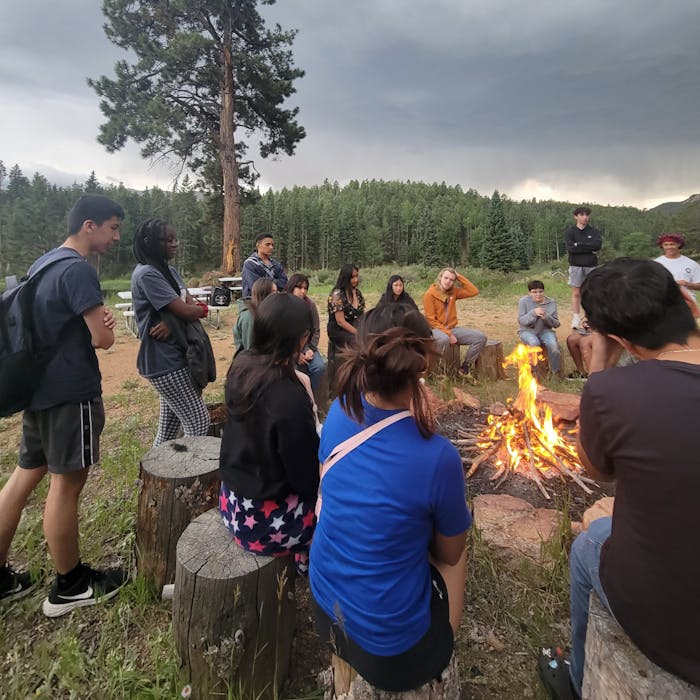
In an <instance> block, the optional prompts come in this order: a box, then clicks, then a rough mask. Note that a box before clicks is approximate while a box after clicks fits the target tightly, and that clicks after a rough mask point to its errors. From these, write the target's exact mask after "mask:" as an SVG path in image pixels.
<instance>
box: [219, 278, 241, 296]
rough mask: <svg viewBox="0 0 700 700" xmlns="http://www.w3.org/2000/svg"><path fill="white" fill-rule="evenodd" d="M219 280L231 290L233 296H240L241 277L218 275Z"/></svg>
mask: <svg viewBox="0 0 700 700" xmlns="http://www.w3.org/2000/svg"><path fill="white" fill-rule="evenodd" d="M219 282H220V283H221V284H223V285H224V287H228V288H229V289H230V290H231V294H233V295H234V296H240V295H241V294H242V293H243V278H242V277H219Z"/></svg>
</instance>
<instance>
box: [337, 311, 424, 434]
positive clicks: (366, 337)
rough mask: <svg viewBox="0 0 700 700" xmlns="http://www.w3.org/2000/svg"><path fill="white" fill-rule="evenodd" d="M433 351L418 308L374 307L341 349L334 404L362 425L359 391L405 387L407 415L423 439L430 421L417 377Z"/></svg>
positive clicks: (386, 394) (389, 392)
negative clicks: (350, 341)
mask: <svg viewBox="0 0 700 700" xmlns="http://www.w3.org/2000/svg"><path fill="white" fill-rule="evenodd" d="M434 354H437V352H436V350H435V343H434V341H433V337H432V334H431V331H430V326H429V325H428V322H427V321H426V320H425V317H424V316H423V315H422V314H421V313H420V312H418V311H416V310H415V309H414V308H413V307H411V306H407V305H405V304H386V305H384V306H377V307H376V308H374V309H372V310H371V311H369V312H368V313H367V314H366V316H364V317H363V319H362V321H361V322H360V326H359V328H358V333H357V342H356V343H354V344H353V345H351V346H348V347H346V348H345V349H343V351H342V352H341V358H342V363H341V364H340V366H339V367H338V369H337V371H336V380H335V385H336V391H337V394H338V398H339V400H340V405H341V406H342V408H343V410H344V411H345V412H346V413H347V414H348V415H349V416H350V417H351V418H353V419H354V420H356V421H357V422H358V423H362V422H363V421H364V407H363V405H362V396H363V394H365V393H367V392H372V393H376V394H378V395H379V396H381V397H382V398H390V397H392V396H395V395H396V394H398V393H399V392H402V391H404V390H405V389H406V388H407V387H410V388H411V406H412V412H413V417H414V419H415V421H416V424H417V426H418V430H419V431H420V433H421V435H423V436H424V437H429V436H430V435H432V434H433V433H434V432H435V421H434V419H433V415H432V411H431V409H430V405H429V403H428V401H427V400H426V398H425V395H424V393H423V388H422V384H421V382H420V376H421V374H422V373H423V372H425V371H426V369H427V368H428V361H429V357H430V355H434Z"/></svg>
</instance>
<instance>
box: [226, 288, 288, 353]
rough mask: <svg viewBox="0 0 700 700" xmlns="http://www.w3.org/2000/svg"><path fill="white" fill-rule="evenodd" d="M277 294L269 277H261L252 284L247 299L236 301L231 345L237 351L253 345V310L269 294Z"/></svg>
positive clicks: (247, 348)
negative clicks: (236, 309)
mask: <svg viewBox="0 0 700 700" xmlns="http://www.w3.org/2000/svg"><path fill="white" fill-rule="evenodd" d="M276 292H277V287H276V286H275V283H274V282H273V281H272V280H271V279H270V278H269V277H261V278H260V279H257V280H255V282H253V288H252V290H251V295H250V298H249V299H239V300H238V318H237V319H236V325H235V326H234V327H233V343H234V345H235V346H236V351H238V350H241V349H243V350H249V349H250V346H251V345H252V344H253V321H254V319H255V309H257V308H258V306H260V302H262V300H263V299H264V298H265V297H267V296H270V294H274V293H276Z"/></svg>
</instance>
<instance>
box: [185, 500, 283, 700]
mask: <svg viewBox="0 0 700 700" xmlns="http://www.w3.org/2000/svg"><path fill="white" fill-rule="evenodd" d="M294 576H295V572H294V560H293V558H292V557H291V556H287V557H266V556H259V555H257V556H256V555H255V554H251V553H249V552H246V551H245V550H244V549H242V548H241V547H239V546H238V545H237V544H236V542H235V541H234V539H233V536H232V534H231V533H230V532H229V531H228V530H227V529H226V527H225V526H224V524H223V523H222V521H221V515H220V514H219V509H218V508H215V509H212V510H210V511H207V512H206V513H203V514H202V515H200V516H199V517H198V518H196V519H195V520H193V521H192V522H191V523H190V524H189V525H188V526H187V529H186V530H185V531H184V532H183V534H182V536H181V537H180V541H179V542H178V544H177V569H176V573H175V592H174V598H173V632H174V634H175V644H176V647H177V651H178V654H179V656H180V659H181V662H182V663H181V666H180V668H181V673H182V675H183V678H182V680H183V682H185V683H188V684H190V686H191V687H192V697H193V698H209V697H224V698H225V697H231V693H232V694H233V696H235V697H237V698H238V697H240V698H256V699H257V698H262V699H269V700H273V698H278V697H280V696H279V691H280V688H281V686H282V684H283V682H284V681H285V679H286V677H287V674H288V672H289V664H290V660H291V654H292V638H293V635H294V618H295V604H294V595H293V584H294Z"/></svg>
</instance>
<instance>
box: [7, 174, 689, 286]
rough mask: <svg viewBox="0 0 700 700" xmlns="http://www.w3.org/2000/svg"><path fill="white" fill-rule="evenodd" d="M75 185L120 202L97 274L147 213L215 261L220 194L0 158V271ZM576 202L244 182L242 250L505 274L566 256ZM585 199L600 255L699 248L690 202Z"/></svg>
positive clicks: (53, 221)
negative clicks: (57, 171)
mask: <svg viewBox="0 0 700 700" xmlns="http://www.w3.org/2000/svg"><path fill="white" fill-rule="evenodd" d="M85 192H100V193H104V194H106V195H108V196H110V197H112V198H113V199H115V200H116V201H118V202H119V203H120V204H121V205H122V206H123V207H124V209H125V211H126V219H125V221H124V225H123V227H122V238H121V240H120V242H119V244H117V245H115V246H114V248H113V249H112V250H111V251H110V253H109V254H108V255H106V256H104V257H103V259H102V260H98V261H96V264H97V265H98V268H99V270H100V273H101V274H102V275H103V276H105V277H116V276H120V275H124V274H128V273H129V272H130V271H131V269H132V268H133V264H134V263H133V257H132V254H131V242H132V239H133V232H134V229H135V228H136V226H137V225H138V224H139V223H140V222H141V221H143V220H144V219H147V218H151V217H159V218H163V219H166V220H167V221H169V222H170V223H172V224H173V225H174V226H175V228H176V229H177V232H178V238H179V242H180V248H179V252H178V258H177V265H178V267H179V268H180V269H181V270H182V272H183V273H185V274H187V275H196V274H201V273H202V272H203V271H205V270H217V269H219V266H220V264H221V262H220V261H221V249H222V216H223V211H222V203H221V196H220V194H215V193H203V192H200V191H198V190H196V189H195V187H194V186H193V185H191V184H190V182H189V181H188V179H187V178H185V179H184V180H183V181H182V183H181V184H180V186H178V187H177V188H175V189H174V190H173V191H164V190H161V189H158V188H155V187H154V188H152V189H147V190H145V191H142V192H137V191H134V190H130V189H127V188H126V187H124V186H123V185H121V184H120V185H118V186H114V185H109V186H103V185H101V184H100V183H99V182H98V181H97V179H96V177H95V176H94V174H93V175H91V176H90V177H89V178H88V179H87V180H86V181H85V182H84V183H82V184H78V183H75V184H73V185H72V186H70V187H59V186H57V185H54V184H51V183H50V182H49V181H48V180H47V179H46V178H45V177H44V176H42V175H40V174H38V173H35V174H34V175H33V176H31V177H28V176H26V175H25V174H24V173H22V171H21V170H20V168H19V167H18V166H17V165H15V166H14V167H12V168H11V169H10V170H9V171H8V170H7V169H6V167H5V166H4V164H3V163H2V161H0V273H1V274H2V275H3V276H4V275H9V274H16V275H23V274H24V273H25V272H26V270H27V268H28V266H29V265H30V264H31V262H32V261H33V260H34V259H35V258H37V257H38V256H39V255H41V254H42V253H43V252H45V251H47V250H49V249H51V248H52V247H54V246H56V245H58V244H60V243H62V242H63V240H64V239H65V235H66V224H65V221H66V214H67V212H68V210H69V209H70V207H71V206H72V204H73V202H74V201H75V200H76V199H77V198H78V197H79V196H80V195H81V194H83V193H85ZM575 204H578V203H570V202H554V201H536V200H528V201H519V202H516V201H513V200H511V199H509V198H508V197H507V196H505V195H503V194H500V193H498V192H494V193H493V194H492V195H491V196H485V195H482V194H479V193H478V192H476V191H475V190H473V189H469V190H467V191H464V190H463V189H462V188H461V187H459V186H450V185H447V184H445V183H444V182H443V183H440V184H437V183H433V184H425V183H421V182H386V181H381V180H366V181H362V182H357V181H350V182H349V183H347V184H346V185H344V186H341V185H339V184H338V183H337V182H334V183H331V182H328V181H326V182H324V183H323V184H321V185H317V186H313V187H294V188H291V189H282V190H281V191H277V192H275V191H268V192H266V193H264V194H262V193H260V192H259V191H257V190H253V191H252V193H251V194H249V195H248V196H247V198H246V200H245V201H244V202H243V203H242V210H241V237H242V248H243V254H244V256H245V255H246V254H247V253H248V252H249V251H252V250H253V239H254V237H255V236H256V235H257V234H258V233H260V232H262V231H270V232H272V233H273V234H274V237H275V257H276V258H278V259H279V260H281V261H282V262H283V263H284V264H285V265H286V266H287V268H288V269H290V270H300V269H304V270H313V269H319V268H330V269H334V268H338V267H339V266H340V265H341V264H343V263H344V262H348V261H353V262H355V263H357V264H358V265H360V266H362V267H368V266H372V265H380V264H393V263H395V264H397V265H409V264H415V263H420V264H424V265H428V266H436V265H442V264H450V265H455V266H465V265H467V266H473V267H486V268H489V269H493V270H500V271H503V272H510V271H513V270H524V269H527V268H529V267H530V266H531V265H550V264H551V265H552V266H555V267H556V266H558V265H559V264H561V266H564V265H565V264H566V262H565V261H566V251H565V249H564V235H563V234H564V231H565V229H566V228H568V227H569V226H571V225H572V224H573V217H572V215H571V212H572V209H573V207H574V206H575ZM590 206H591V207H592V209H593V215H592V218H591V223H592V224H593V225H594V226H596V227H597V228H599V229H600V230H601V231H602V233H603V240H604V247H603V251H602V253H601V259H602V260H603V261H604V260H608V259H611V258H613V257H616V256H618V255H632V256H636V257H646V256H653V255H656V254H657V253H656V250H657V249H656V248H655V245H654V242H655V239H656V236H657V235H658V234H659V233H660V232H661V231H664V230H679V231H682V232H683V233H685V234H686V235H687V237H688V245H687V247H686V250H684V252H685V253H686V254H688V255H690V256H694V255H695V256H697V253H698V251H700V202H692V203H691V204H689V205H687V206H685V207H683V208H681V209H680V210H677V211H675V212H674V213H666V212H667V209H664V208H663V207H659V208H656V209H654V210H649V211H645V210H640V209H636V208H634V207H626V206H624V207H623V206H598V205H595V204H591V205H590Z"/></svg>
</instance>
